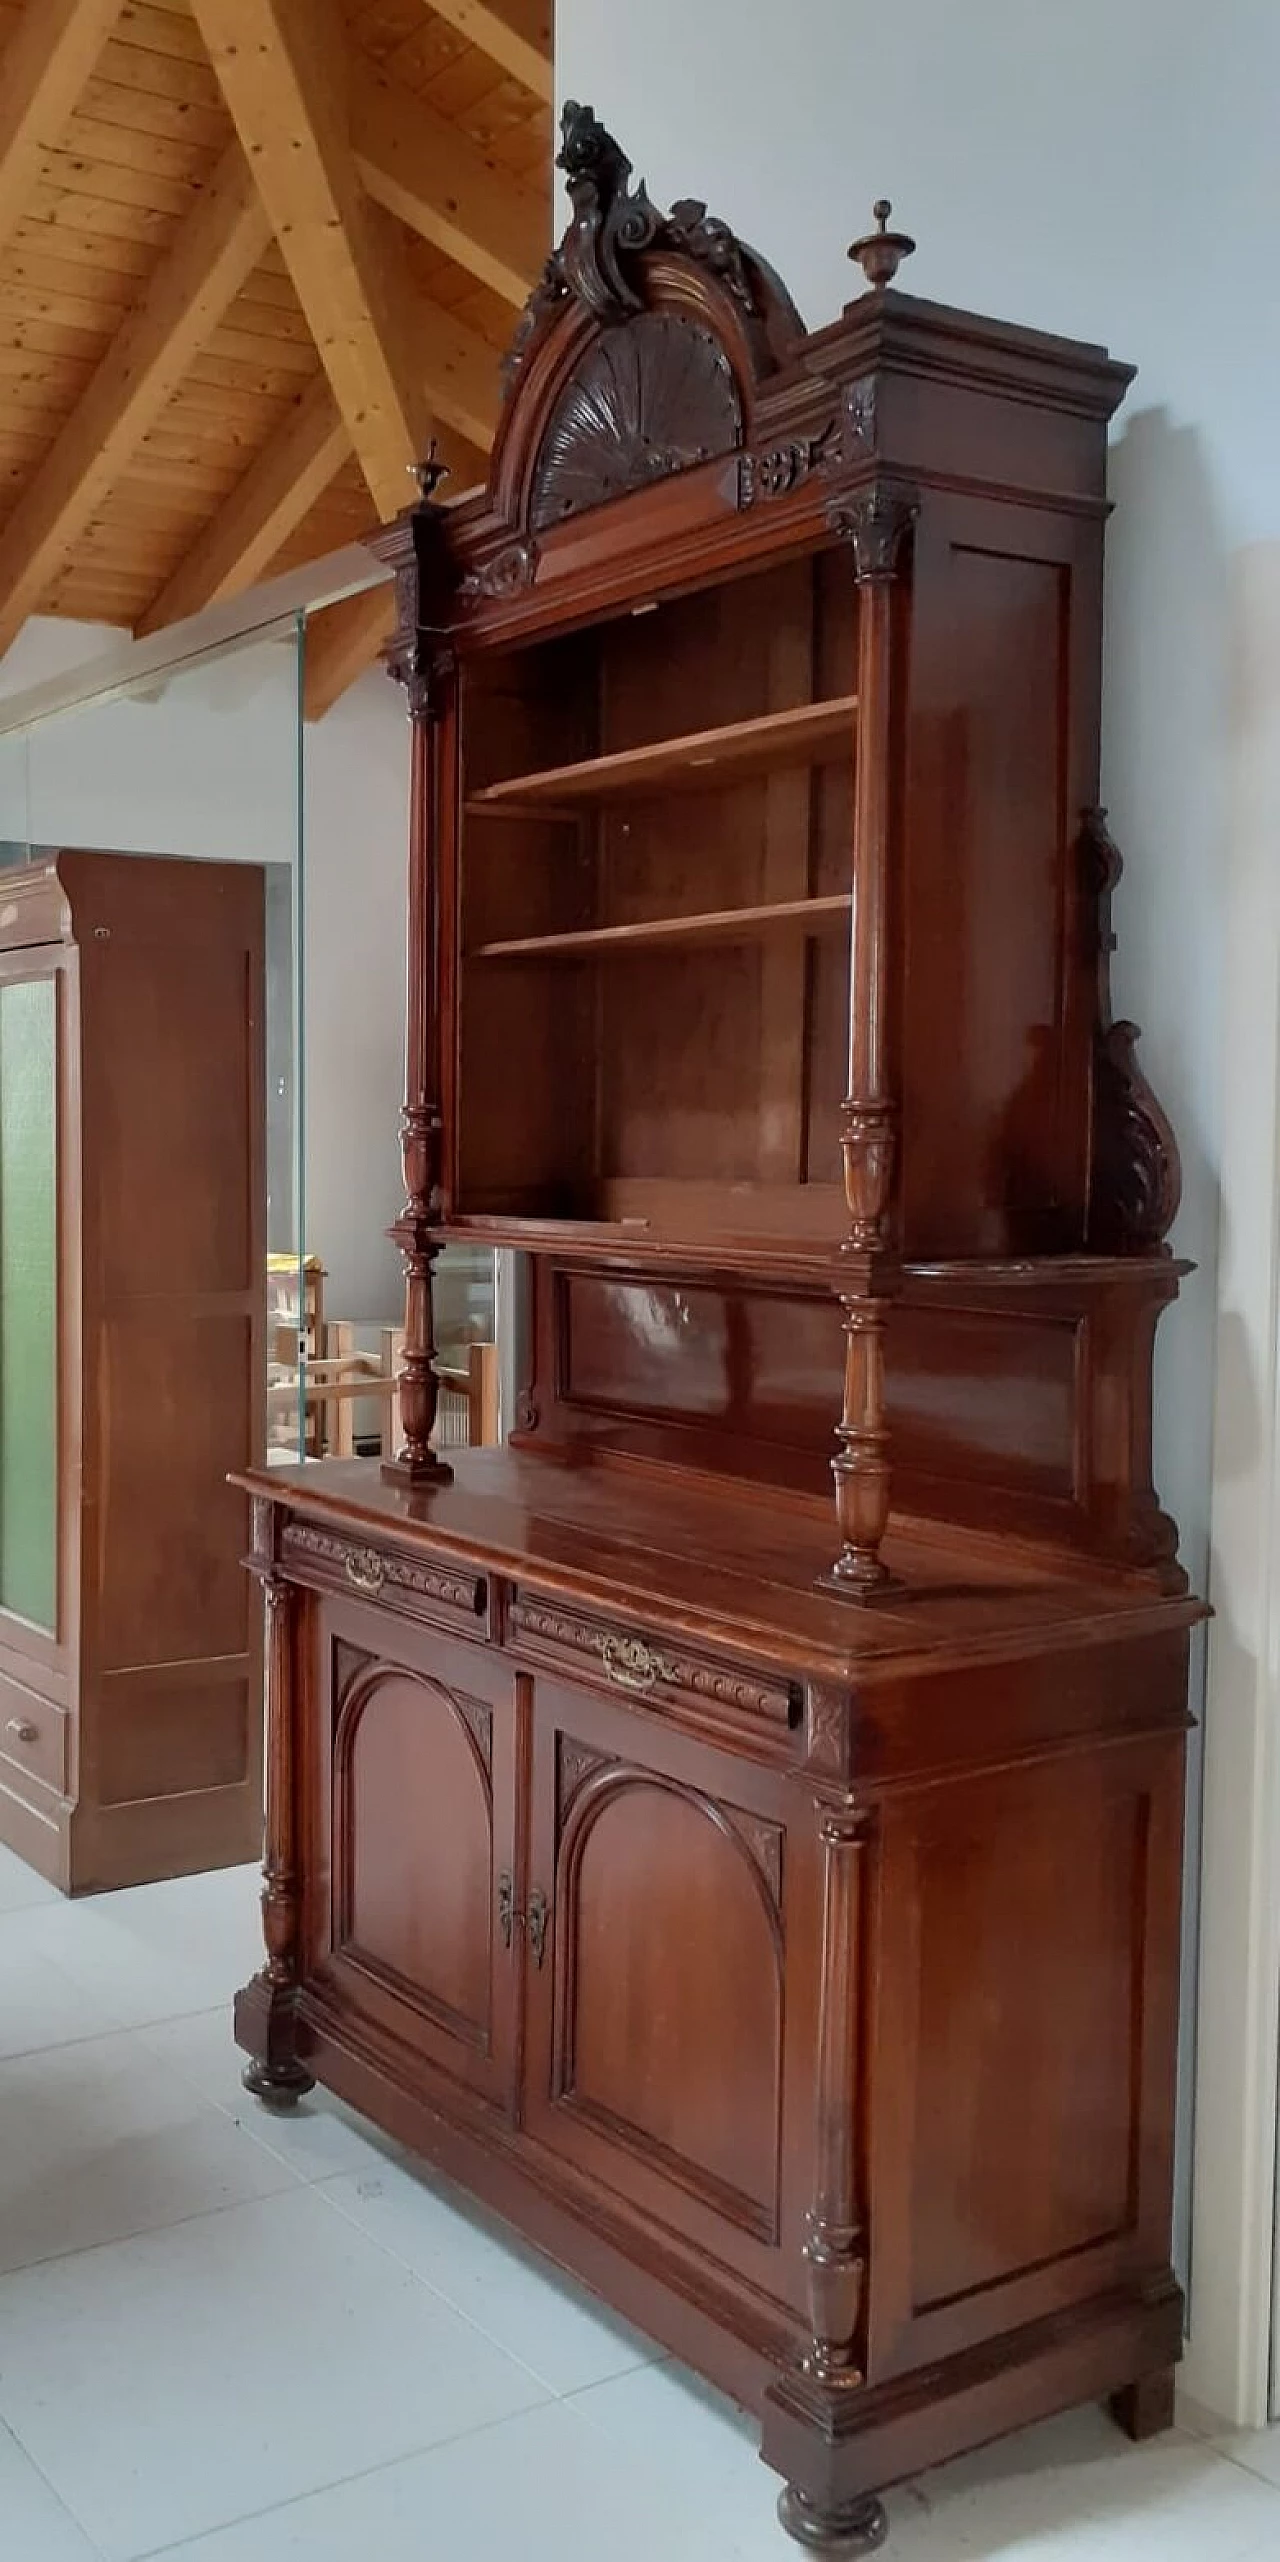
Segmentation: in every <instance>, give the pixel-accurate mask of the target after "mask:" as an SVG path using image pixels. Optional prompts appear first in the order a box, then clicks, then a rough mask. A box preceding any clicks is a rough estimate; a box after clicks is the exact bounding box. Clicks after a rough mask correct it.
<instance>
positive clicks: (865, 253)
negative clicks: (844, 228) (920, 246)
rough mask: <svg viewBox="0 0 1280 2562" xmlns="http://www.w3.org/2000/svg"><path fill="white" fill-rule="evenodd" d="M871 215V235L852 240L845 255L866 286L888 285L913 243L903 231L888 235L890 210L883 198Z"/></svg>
mask: <svg viewBox="0 0 1280 2562" xmlns="http://www.w3.org/2000/svg"><path fill="white" fill-rule="evenodd" d="M871 210H872V212H873V214H874V215H875V223H876V227H875V230H874V231H868V232H866V233H864V235H863V237H862V239H861V240H855V241H854V243H853V245H852V247H851V249H850V251H849V255H850V257H851V258H853V259H855V260H856V262H857V264H858V266H859V267H861V269H862V272H863V275H864V276H865V277H866V280H867V283H868V284H869V285H890V284H892V282H893V279H894V277H895V276H896V274H897V272H898V269H899V267H900V266H901V264H902V261H903V259H904V258H909V257H910V256H911V253H912V250H913V249H914V248H915V245H916V244H915V242H914V240H911V239H909V238H908V236H907V233H906V232H905V231H890V230H889V228H888V223H889V216H890V214H891V213H892V211H893V207H892V205H891V204H890V202H889V199H888V197H887V196H881V197H879V198H878V199H877V201H876V203H875V204H874V205H873V206H872V208H871Z"/></svg>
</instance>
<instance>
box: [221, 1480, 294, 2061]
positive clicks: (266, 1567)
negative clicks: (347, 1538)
mask: <svg viewBox="0 0 1280 2562" xmlns="http://www.w3.org/2000/svg"><path fill="white" fill-rule="evenodd" d="M278 1539H279V1526H278V1516H277V1514H276V1512H275V1510H274V1508H273V1506H272V1505H271V1504H269V1503H267V1502H265V1501H264V1500H263V1499H261V1498H258V1499H256V1500H255V1502H254V1506H253V1553H252V1555H251V1557H250V1558H249V1564H250V1566H251V1567H252V1569H253V1571H254V1573H255V1574H256V1575H257V1577H258V1580H259V1582H260V1583H261V1585H262V1593H263V1599H264V1602H265V1604H266V1613H267V1646H266V1661H267V1767H266V1834H265V1845H264V1852H263V1866H262V1935H263V1938H264V1940H265V1941H266V1949H267V1962H266V1965H265V1966H264V1967H263V1969H262V1972H261V1974H260V1975H258V1976H257V1977H256V1978H255V1980H254V1983H253V1984H252V1985H250V1987H249V1991H248V1996H247V1997H246V1996H242V1999H243V2000H245V2001H246V2007H247V2005H248V2003H249V2002H254V1998H255V1996H256V1997H257V2000H256V2002H255V2007H257V2008H262V2007H265V2031H264V2032H263V2033H261V2034H260V2035H259V2038H258V2044H259V2047H260V2051H259V2052H258V2053H256V2054H255V2055H254V2057H253V2059H252V2061H251V2062H250V2063H248V2064H247V2065H246V2066H245V2070H244V2083H245V2088H246V2090H251V2091H253V2092H255V2093H256V2095H257V2097H258V2098H259V2099H262V2100H265V2101H266V2102H267V2104H268V2106H269V2107H274V2108H291V2107H292V2106H293V2104H294V2102H295V2101H296V2100H298V2099H299V2098H300V2097H301V2096H302V2094H303V2092H304V2091H309V2090H310V2089H311V2088H312V2075H311V2074H310V2073H309V2072H308V2071H307V2070H306V2067H305V2065H303V2064H302V2063H300V2062H299V2060H298V2055H297V1995H298V1986H299V1984H300V1982H301V1980H302V1856H301V1852H302V1842H301V1809H300V1807H299V1804H298V1783H299V1773H300V1770H301V1767H302V1754H301V1738H300V1736H299V1733H298V1721H299V1718H300V1716H301V1714H302V1702H301V1694H300V1686H299V1683H298V1679H297V1663H296V1648H295V1641H296V1628H295V1619H296V1611H297V1595H296V1593H295V1591H294V1588H293V1586H292V1585H291V1584H289V1583H288V1582H286V1580H285V1578H284V1576H283V1574H282V1573H281V1571H280V1564H279V1552H278ZM264 1997H265V2000H264ZM237 2009H239V2005H237Z"/></svg>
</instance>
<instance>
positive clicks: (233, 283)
mask: <svg viewBox="0 0 1280 2562" xmlns="http://www.w3.org/2000/svg"><path fill="white" fill-rule="evenodd" d="M269 238H270V230H269V226H268V223H267V219H266V216H265V214H264V212H263V209H262V205H261V202H260V200H259V197H258V194H257V190H256V188H255V186H254V183H253V179H252V177H251V175H250V172H249V169H248V167H247V164H246V162H245V158H244V154H243V152H242V151H241V150H240V148H239V146H238V145H237V144H233V145H232V146H231V148H230V150H229V151H228V152H227V153H226V154H225V155H224V157H223V159H222V160H221V161H220V162H219V164H218V167H217V169H216V171H215V173H214V176H213V178H212V180H211V182H210V184H209V186H208V187H207V189H206V190H205V193H204V195H203V196H202V197H201V199H200V201H199V203H198V205H197V207H196V209H195V211H194V212H193V213H191V214H190V215H188V217H187V219H186V221H185V223H184V224H183V226H182V229H181V230H180V232H179V233H178V235H177V238H176V239H175V241H174V242H173V244H172V246H171V248H170V249H169V250H168V251H167V253H166V254H165V256H164V257H163V258H162V259H161V261H160V264H159V266H158V267H157V268H156V270H155V272H154V274H153V275H152V277H151V279H150V282H149V283H148V285H147V287H146V290H145V292H144V293H143V295H142V298H141V300H140V302H139V303H138V305H137V307H136V308H135V309H134V310H133V311H131V312H130V313H129V314H128V316H127V317H126V319H125V320H124V321H123V322H122V324H121V326H120V328H119V329H118V330H117V332H116V335H115V337H114V338H113V339H112V342H111V344H110V346H109V347H108V349H107V352H106V354H105V356H104V357H103V359H102V361H101V363H100V365H99V366H98V368H97V371H96V373H95V374H94V375H93V376H92V378H91V380H90V382H89V386H88V389H87V390H86V391H85V392H84V393H83V395H82V397H81V399H80V401H79V402H78V404H77V406H76V408H75V409H74V410H73V411H72V413H71V416H70V417H69V418H68V419H67V421H66V424H65V425H64V426H63V428H62V429H61V431H60V433H59V434H58V436H57V437H56V438H55V440H54V443H53V445H52V446H51V448H50V449H49V451H48V453H47V454H46V456H45V458H44V460H43V462H42V463H41V464H40V466H39V468H38V470H37V471H36V473H35V476H34V478H33V479H32V480H31V482H30V483H29V484H28V486H27V487H26V488H25V489H24V491H23V494H22V497H21V499H20V500H19V503H18V505H17V507H16V508H15V510H14V513H13V515H12V516H11V517H10V519H9V522H8V523H7V525H6V526H5V528H4V530H3V533H0V650H4V649H7V648H8V647H9V644H10V642H11V641H12V640H13V639H14V638H15V637H16V635H17V633H18V632H19V630H20V629H21V627H22V624H23V623H24V622H25V620H26V617H27V615H28V614H29V613H31V612H32V611H33V610H34V608H35V607H36V606H37V605H38V604H39V603H40V601H41V598H42V596H43V594H44V593H45V591H46V590H47V588H48V586H49V584H50V581H51V580H52V579H53V577H54V576H55V575H56V573H57V571H58V570H59V569H60V568H61V567H62V565H63V563H64V562H65V560H66V559H67V557H68V555H69V553H70V551H71V548H72V546H73V544H74V543H75V541H76V539H77V536H78V535H79V534H80V533H81V532H82V531H83V530H84V528H85V527H86V526H87V525H88V523H89V521H90V519H91V517H92V515H93V512H94V509H95V508H96V507H97V506H98V505H99V504H100V502H101V501H102V499H103V498H104V497H105V495H106V494H107V492H108V491H109V490H110V488H111V486H112V484H113V482H114V481H115V479H116V478H117V476H118V474H119V473H120V471H121V470H122V469H123V468H124V466H125V464H126V463H127V462H128V461H129V459H130V457H131V456H132V455H133V453H134V452H135V451H136V449H137V447H138V445H139V444H140V443H141V441H142V439H143V437H144V436H145V435H146V433H147V431H148V429H149V428H150V427H151V426H152V425H153V423H154V422H155V420H156V419H157V417H158V416H159V414H160V411H161V410H162V409H163V408H164V406H165V404H166V402H167V401H168V400H169V399H170V397H171V396H172V394H173V392H174V391H175V390H176V389H177V386H178V384H179V383H180V382H181V380H182V378H183V375H184V374H185V373H186V371H187V368H188V366H189V365H190V363H191V361H192V358H193V357H194V356H195V354H196V352H197V350H198V349H199V348H200V347H201V346H202V344H203V343H204V341H205V339H206V338H207V337H208V336H209V333H210V331H211V330H213V329H214V328H216V326H217V324H218V322H219V321H220V320H221V318H222V316H223V313H224V312H225V311H226V310H227V309H228V307H229V305H230V304H231V302H232V301H233V300H234V298H235V296H236V294H237V293H238V292H239V291H240V288H241V286H242V285H243V283H244V281H245V279H246V277H247V276H248V275H249V274H250V273H251V272H252V270H253V268H254V267H255V266H256V264H257V262H258V260H259V258H261V256H262V254H263V251H264V250H265V248H266V246H267V243H268V240H269Z"/></svg>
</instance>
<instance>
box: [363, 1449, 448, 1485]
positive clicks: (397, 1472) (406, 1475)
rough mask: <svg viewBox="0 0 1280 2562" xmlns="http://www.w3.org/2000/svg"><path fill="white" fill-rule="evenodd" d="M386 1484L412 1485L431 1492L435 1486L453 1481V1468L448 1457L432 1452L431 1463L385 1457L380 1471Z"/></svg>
mask: <svg viewBox="0 0 1280 2562" xmlns="http://www.w3.org/2000/svg"><path fill="white" fill-rule="evenodd" d="M378 1474H379V1476H380V1477H381V1479H382V1482H383V1484H384V1485H386V1486H410V1487H414V1488H418V1489H420V1490H421V1491H422V1492H423V1493H424V1494H429V1493H430V1491H431V1488H432V1487H433V1486H449V1485H452V1483H453V1470H452V1468H451V1467H450V1466H449V1463H448V1460H447V1459H438V1458H437V1457H436V1455H435V1453H434V1451H433V1452H432V1454H431V1459H430V1464H429V1465H428V1464H424V1463H423V1461H422V1460H420V1459H384V1460H383V1462H382V1465H381V1467H380V1469H379V1471H378Z"/></svg>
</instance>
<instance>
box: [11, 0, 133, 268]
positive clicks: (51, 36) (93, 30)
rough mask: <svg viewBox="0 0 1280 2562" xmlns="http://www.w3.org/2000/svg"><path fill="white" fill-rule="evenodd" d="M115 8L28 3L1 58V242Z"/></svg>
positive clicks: (106, 1)
mask: <svg viewBox="0 0 1280 2562" xmlns="http://www.w3.org/2000/svg"><path fill="white" fill-rule="evenodd" d="M117 6H118V0H27V7H26V9H25V10H24V12H23V14H22V16H21V18H20V19H19V21H18V24H17V26H16V27H15V29H14V31H13V34H12V35H11V37H10V39H9V42H8V44H7V45H6V46H5V49H4V53H3V56H0V240H7V239H8V237H9V235H10V233H11V232H12V230H13V229H14V226H15V224H16V223H17V222H18V221H20V219H21V217H22V215H23V213H24V212H25V210H26V204H27V198H28V196H29V195H30V193H31V190H32V187H33V186H34V185H35V182H36V179H37V176H38V174H39V168H40V160H41V156H42V153H43V150H44V147H45V145H46V144H47V143H48V141H49V140H50V138H51V136H55V135H57V134H59V133H60V132H61V130H62V128H63V126H64V125H65V123H66V121H67V118H68V116H69V115H70V113H71V110H72V108H73V107H74V105H75V103H76V99H77V98H78V97H79V95H80V92H81V90H82V89H83V87H84V84H85V82H86V80H87V79H88V77H89V74H90V72H91V71H92V69H93V66H94V63H95V62H96V60H97V58H98V55H99V54H100V52H101V50H102V46H103V43H104V41H105V38H106V35H107V30H108V28H109V27H110V25H111V21H112V19H113V18H114V17H115V14H116V10H117Z"/></svg>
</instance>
